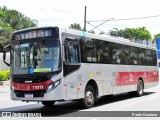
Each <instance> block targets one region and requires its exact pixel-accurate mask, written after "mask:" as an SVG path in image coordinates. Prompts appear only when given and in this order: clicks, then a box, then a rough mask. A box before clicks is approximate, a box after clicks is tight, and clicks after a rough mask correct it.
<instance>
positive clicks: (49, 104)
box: [42, 101, 55, 107]
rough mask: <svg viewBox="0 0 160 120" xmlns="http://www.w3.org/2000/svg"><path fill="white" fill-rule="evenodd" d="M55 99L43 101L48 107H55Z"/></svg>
mask: <svg viewBox="0 0 160 120" xmlns="http://www.w3.org/2000/svg"><path fill="white" fill-rule="evenodd" d="M54 103H55V101H42V104H43V105H44V106H46V107H53V105H54Z"/></svg>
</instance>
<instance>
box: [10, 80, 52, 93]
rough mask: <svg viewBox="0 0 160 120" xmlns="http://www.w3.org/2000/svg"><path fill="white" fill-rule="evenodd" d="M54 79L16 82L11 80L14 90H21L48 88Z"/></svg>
mask: <svg viewBox="0 0 160 120" xmlns="http://www.w3.org/2000/svg"><path fill="white" fill-rule="evenodd" d="M52 83H53V81H52V80H48V81H46V82H39V83H15V82H13V81H12V82H11V84H12V86H13V87H14V90H20V91H40V90H46V89H47V87H48V85H50V84H52Z"/></svg>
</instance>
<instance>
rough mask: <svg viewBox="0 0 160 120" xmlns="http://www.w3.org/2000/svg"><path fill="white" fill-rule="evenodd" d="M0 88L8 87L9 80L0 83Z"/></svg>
mask: <svg viewBox="0 0 160 120" xmlns="http://www.w3.org/2000/svg"><path fill="white" fill-rule="evenodd" d="M0 86H10V80H7V81H0Z"/></svg>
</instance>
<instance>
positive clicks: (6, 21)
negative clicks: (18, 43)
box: [0, 6, 37, 30]
mask: <svg viewBox="0 0 160 120" xmlns="http://www.w3.org/2000/svg"><path fill="white" fill-rule="evenodd" d="M0 25H1V27H6V26H7V27H11V28H12V29H16V30H19V29H25V28H28V27H35V26H37V24H36V23H34V21H33V20H31V19H30V18H29V17H26V16H25V15H23V14H22V13H20V12H18V11H16V10H10V9H7V7H5V6H4V7H0Z"/></svg>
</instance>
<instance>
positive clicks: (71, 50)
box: [67, 45, 80, 64]
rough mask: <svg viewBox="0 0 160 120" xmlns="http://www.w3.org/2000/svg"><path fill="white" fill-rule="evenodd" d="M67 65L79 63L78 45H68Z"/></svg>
mask: <svg viewBox="0 0 160 120" xmlns="http://www.w3.org/2000/svg"><path fill="white" fill-rule="evenodd" d="M67 51H68V55H67V58H68V63H73V64H75V63H80V59H79V46H78V45H69V46H68V50H67Z"/></svg>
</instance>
